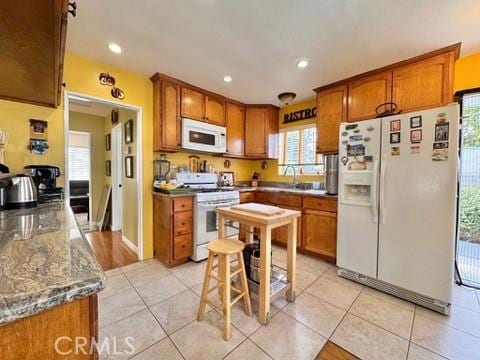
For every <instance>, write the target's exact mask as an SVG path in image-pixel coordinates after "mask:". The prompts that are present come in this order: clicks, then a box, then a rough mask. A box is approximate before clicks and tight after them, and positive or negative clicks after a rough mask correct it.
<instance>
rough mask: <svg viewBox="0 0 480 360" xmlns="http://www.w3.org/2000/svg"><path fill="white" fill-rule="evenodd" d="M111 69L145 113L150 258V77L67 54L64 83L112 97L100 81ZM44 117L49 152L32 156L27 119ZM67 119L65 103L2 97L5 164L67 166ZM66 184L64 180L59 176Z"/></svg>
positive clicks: (149, 248)
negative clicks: (40, 103) (6, 141)
mask: <svg viewBox="0 0 480 360" xmlns="http://www.w3.org/2000/svg"><path fill="white" fill-rule="evenodd" d="M101 72H109V73H110V74H112V75H113V76H114V77H115V79H116V84H117V86H118V87H119V88H121V89H122V90H123V91H124V92H125V94H126V97H125V99H124V100H123V102H124V103H126V104H131V105H136V106H139V107H141V108H142V111H143V113H142V115H143V119H142V120H143V134H142V135H143V140H142V142H143V144H142V149H143V161H144V166H143V184H142V186H143V194H144V197H143V242H144V248H143V255H144V257H145V258H150V257H152V255H153V242H152V196H150V194H151V189H152V188H151V186H152V178H153V166H152V161H153V152H152V148H153V134H152V128H153V123H152V121H153V86H152V83H151V81H150V80H149V79H148V77H145V76H141V75H138V74H135V73H132V72H129V71H125V70H122V69H119V68H116V67H114V66H111V65H107V64H104V63H101V62H98V61H92V60H89V59H85V58H82V57H79V56H77V55H75V54H71V53H69V54H66V56H65V69H64V82H65V83H66V90H69V91H74V92H78V93H82V94H87V95H92V96H96V97H101V98H105V99H112V97H111V95H110V90H111V89H110V88H109V87H108V86H101V85H100V84H99V83H98V75H99V73H101ZM30 118H35V119H43V120H47V121H48V126H49V128H48V132H49V144H50V149H49V150H48V152H47V154H45V155H43V156H40V155H32V154H30V152H28V151H27V143H28V137H29V128H28V119H30ZM63 121H64V119H63V104H62V105H61V106H60V107H58V108H57V109H49V108H44V107H40V106H34V105H28V104H22V103H14V102H10V101H1V100H0V128H4V129H7V130H8V131H9V132H10V143H9V145H8V147H7V153H6V164H7V165H10V167H11V168H12V170H13V171H19V170H21V169H22V168H23V166H24V165H26V164H50V165H57V166H59V167H60V168H61V169H62V170H63V167H64V122H63ZM59 180H60V181H59V183H60V184H62V183H63V179H59Z"/></svg>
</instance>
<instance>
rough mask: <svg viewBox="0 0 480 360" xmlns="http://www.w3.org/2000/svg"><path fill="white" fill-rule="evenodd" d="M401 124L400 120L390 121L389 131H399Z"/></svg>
mask: <svg viewBox="0 0 480 360" xmlns="http://www.w3.org/2000/svg"><path fill="white" fill-rule="evenodd" d="M400 127H401V122H400V119H397V120H391V121H390V131H400Z"/></svg>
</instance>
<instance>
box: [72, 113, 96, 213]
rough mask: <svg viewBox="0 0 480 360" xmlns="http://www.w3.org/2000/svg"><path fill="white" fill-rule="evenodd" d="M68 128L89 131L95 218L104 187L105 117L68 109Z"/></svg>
mask: <svg viewBox="0 0 480 360" xmlns="http://www.w3.org/2000/svg"><path fill="white" fill-rule="evenodd" d="M68 120H69V128H70V130H75V131H85V132H89V133H90V152H91V157H90V161H91V164H90V171H91V176H90V178H91V181H92V194H90V196H91V197H92V217H93V218H94V219H95V217H96V215H97V212H98V207H99V205H100V200H101V198H102V193H103V189H104V187H105V152H104V150H105V137H104V134H103V132H104V131H103V130H104V128H105V118H104V117H101V116H95V115H91V114H82V113H78V112H73V111H70V114H69V119H68Z"/></svg>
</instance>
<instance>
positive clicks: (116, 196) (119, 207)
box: [111, 124, 123, 231]
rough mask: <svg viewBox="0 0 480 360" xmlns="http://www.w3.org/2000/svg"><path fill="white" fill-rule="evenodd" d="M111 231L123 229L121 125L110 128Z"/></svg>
mask: <svg viewBox="0 0 480 360" xmlns="http://www.w3.org/2000/svg"><path fill="white" fill-rule="evenodd" d="M111 134H112V140H111V144H112V231H117V230H121V229H122V228H123V198H122V197H123V189H122V190H121V191H120V188H121V187H122V186H123V184H122V174H123V164H122V135H123V133H122V124H118V125H116V126H114V127H113V128H112V132H111Z"/></svg>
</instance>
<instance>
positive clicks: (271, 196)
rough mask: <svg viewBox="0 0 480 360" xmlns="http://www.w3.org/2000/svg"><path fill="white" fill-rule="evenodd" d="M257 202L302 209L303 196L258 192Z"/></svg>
mask: <svg viewBox="0 0 480 360" xmlns="http://www.w3.org/2000/svg"><path fill="white" fill-rule="evenodd" d="M256 199H257V200H256V201H257V202H259V203H270V204H275V205H277V206H282V205H284V206H292V207H302V196H301V195H291V194H285V193H276V192H269V191H263V192H257V194H256Z"/></svg>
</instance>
